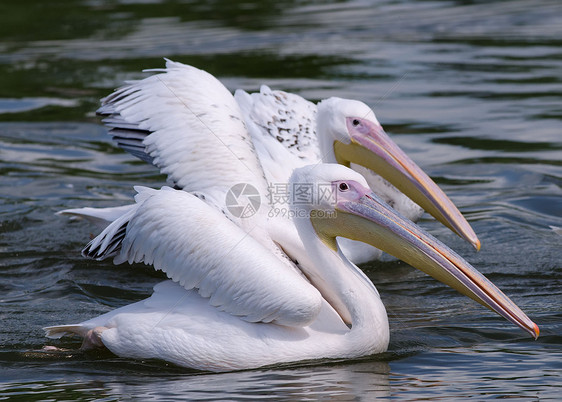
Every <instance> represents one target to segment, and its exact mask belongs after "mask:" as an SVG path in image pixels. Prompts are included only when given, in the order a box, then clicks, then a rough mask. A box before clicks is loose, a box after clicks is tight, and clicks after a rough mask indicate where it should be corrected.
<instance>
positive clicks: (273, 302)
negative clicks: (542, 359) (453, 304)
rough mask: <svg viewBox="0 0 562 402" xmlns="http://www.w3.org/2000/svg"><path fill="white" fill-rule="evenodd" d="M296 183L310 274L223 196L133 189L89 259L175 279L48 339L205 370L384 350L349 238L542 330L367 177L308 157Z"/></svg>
mask: <svg viewBox="0 0 562 402" xmlns="http://www.w3.org/2000/svg"><path fill="white" fill-rule="evenodd" d="M225 173H226V172H225ZM222 180H223V181H224V178H223V179H222ZM252 183H253V184H255V185H257V182H256V180H254V181H253V182H252ZM289 184H290V186H289V188H290V192H291V193H293V192H297V191H298V187H297V186H298V185H302V184H310V185H311V186H310V188H311V189H312V197H311V198H310V202H309V203H299V202H298V197H297V196H296V194H292V196H291V197H290V200H291V211H292V212H293V214H292V216H293V221H294V225H295V227H296V229H297V231H298V235H299V237H300V239H301V240H302V243H303V245H304V248H305V249H306V250H307V253H308V254H309V256H310V258H311V259H312V260H313V261H314V262H315V264H316V266H317V271H316V272H307V271H306V270H301V268H299V266H297V265H296V264H295V263H294V261H293V260H292V257H291V256H290V255H288V254H286V253H283V252H282V251H281V249H280V248H279V247H277V246H276V244H275V242H272V241H271V239H270V238H268V237H266V238H265V239H263V238H262V239H261V241H258V239H259V236H257V237H254V236H253V235H251V231H250V232H249V231H248V229H247V228H242V227H241V226H240V225H239V224H237V223H235V222H233V221H232V220H231V219H229V216H228V212H226V211H221V209H220V208H218V207H217V205H216V204H215V203H214V202H213V198H214V197H216V195H217V194H216V193H215V194H211V193H209V194H207V193H205V192H201V191H200V192H198V193H197V194H192V193H189V192H186V191H180V190H175V189H172V188H169V187H168V188H166V187H165V188H162V189H161V190H153V189H149V188H145V187H136V189H137V196H136V197H135V201H136V203H135V204H134V207H133V208H129V209H126V210H123V211H122V215H121V216H120V217H118V218H117V219H116V220H115V221H114V222H112V223H111V224H110V225H109V226H108V227H107V228H106V229H105V230H104V231H103V232H102V233H101V234H100V235H99V236H98V237H96V238H95V239H93V240H92V241H91V242H90V243H89V244H88V246H87V247H86V248H85V250H84V254H85V255H87V256H90V257H92V258H96V259H104V258H107V257H111V256H113V257H114V262H115V263H116V264H119V263H122V262H125V261H128V262H129V263H132V262H144V263H146V264H152V265H154V268H155V269H159V270H162V271H164V272H166V274H167V275H168V277H169V278H170V279H171V280H167V281H165V282H162V283H160V284H158V285H156V286H155V288H154V293H153V294H152V296H151V297H149V298H148V299H146V300H143V301H140V302H137V303H134V304H131V305H129V306H125V307H122V308H118V309H116V310H114V311H111V312H109V313H106V314H104V315H102V316H99V317H96V318H93V319H91V320H88V321H85V322H82V323H80V324H76V325H60V326H53V327H47V328H45V330H46V335H47V336H48V337H50V338H60V337H61V336H63V335H65V334H69V333H74V334H78V335H80V336H82V337H84V339H85V341H84V346H85V347H87V346H89V347H93V346H104V347H107V348H108V349H109V350H110V351H112V352H113V353H115V354H117V355H118V356H121V357H127V358H133V359H161V360H165V361H167V362H171V363H174V364H176V365H179V366H183V367H189V368H194V369H200V370H210V371H229V370H241V369H250V368H256V367H261V366H266V365H271V364H276V363H287V362H297V361H301V360H310V359H324V358H355V357H360V356H366V355H371V354H375V353H380V352H383V351H385V350H386V348H387V346H388V342H389V327H388V319H387V316H386V312H385V308H384V306H383V304H382V302H381V299H380V297H379V294H378V292H377V290H376V288H375V286H374V285H373V284H372V282H371V281H370V280H369V279H368V278H367V277H366V275H365V274H363V272H362V271H361V270H360V269H359V268H357V266H356V265H354V264H353V263H352V262H350V261H349V260H348V259H347V258H346V257H345V255H344V254H343V252H342V250H341V248H340V246H339V245H338V243H337V241H336V237H338V236H344V237H347V238H351V239H353V240H359V241H364V242H367V243H369V244H372V245H373V246H376V247H379V248H381V249H383V250H384V251H386V252H388V253H390V254H392V255H394V256H396V257H398V258H401V259H403V260H404V261H406V262H408V263H409V264H411V265H413V266H414V267H416V268H418V269H420V270H422V271H424V272H426V273H428V274H430V275H432V276H434V277H435V278H437V279H439V280H440V281H442V282H443V283H446V284H447V285H449V286H451V287H453V288H455V289H456V290H458V291H459V292H461V293H463V294H465V295H467V296H469V297H471V298H472V299H474V300H476V301H477V302H479V303H481V304H483V305H484V306H486V307H488V308H490V309H492V310H493V311H495V312H497V313H498V314H500V315H502V316H503V317H505V318H506V319H508V320H509V321H511V322H513V323H514V324H516V325H518V326H519V327H521V328H522V329H524V330H525V331H527V332H528V333H529V334H531V335H532V336H533V337H535V338H536V337H537V336H538V334H539V329H538V327H537V325H536V324H534V323H533V322H532V321H531V320H530V319H529V318H528V317H527V316H526V315H525V314H524V313H523V312H522V311H521V310H520V309H519V308H518V307H517V306H516V305H515V304H514V303H513V302H512V301H511V300H510V299H509V298H508V297H507V296H505V295H504V294H503V293H502V292H501V291H500V290H499V289H498V288H496V287H495V286H494V285H493V284H492V283H491V282H490V281H488V280H487V279H486V278H485V277H484V276H482V275H481V274H480V273H479V272H478V271H476V270H475V269H474V268H473V267H472V266H471V265H470V264H468V263H467V262H466V261H465V260H463V259H462V258H461V257H460V256H458V255H457V254H455V253H454V252H453V251H452V250H450V249H449V248H447V246H445V245H444V244H442V243H441V242H439V241H438V240H437V239H435V238H433V237H432V236H431V235H429V234H428V233H426V232H424V231H423V230H421V229H420V228H419V227H417V225H415V224H414V223H412V222H411V221H409V220H408V219H406V218H405V217H403V216H401V215H400V214H399V213H397V212H395V211H394V210H393V209H392V208H390V207H389V206H387V204H386V203H385V202H384V201H382V200H381V199H380V198H379V197H378V196H377V195H376V194H374V193H373V192H372V191H371V190H370V189H369V187H368V184H367V182H366V180H365V179H364V178H363V176H361V175H360V174H359V173H357V172H354V171H353V170H351V169H348V168H346V167H344V166H341V165H337V164H320V165H313V166H306V167H302V168H297V169H295V171H294V172H293V174H292V176H291V177H290V180H289ZM321 188H322V189H326V188H328V189H329V190H330V192H329V194H328V196H326V194H325V193H321V192H320V189H321ZM261 219H262V218H260V217H259V216H257V215H255V216H254V217H252V219H250V221H252V225H254V224H257V223H258V222H259V221H260V220H261ZM260 236H261V235H260ZM319 282H323V283H324V286H323V291H322V290H319V289H318V288H317V283H319ZM326 289H330V292H333V293H335V294H337V296H336V297H332V298H331V299H339V300H340V301H341V302H342V303H343V304H344V305H345V307H346V310H347V311H348V312H349V314H350V322H349V325H346V323H345V322H344V320H342V318H341V315H340V314H339V312H338V307H337V306H333V305H332V304H331V303H330V301H329V300H330V298H326V297H323V293H324V292H326Z"/></svg>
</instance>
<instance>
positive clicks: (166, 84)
mask: <svg viewBox="0 0 562 402" xmlns="http://www.w3.org/2000/svg"><path fill="white" fill-rule="evenodd" d="M152 71H155V72H158V74H155V75H152V76H150V77H147V78H145V79H143V80H140V81H131V82H128V83H127V85H125V86H123V87H122V88H120V89H118V90H116V91H115V92H114V93H113V94H111V95H109V96H107V97H106V98H104V99H103V100H102V106H101V107H100V109H99V110H98V114H100V115H102V116H105V119H104V123H105V124H106V125H107V126H109V127H110V134H111V135H112V136H113V138H114V140H115V141H116V142H117V143H118V144H119V146H121V147H122V148H123V149H125V150H127V151H128V152H130V153H132V154H133V155H135V156H137V157H139V158H141V159H143V160H145V161H147V162H150V163H152V164H154V165H155V166H157V167H158V168H159V169H160V170H161V171H162V172H163V173H165V174H166V175H168V178H169V179H170V180H171V181H172V182H173V183H174V184H175V185H177V186H178V187H180V188H182V189H185V190H187V191H193V190H197V191H205V192H206V193H207V194H209V192H212V189H214V188H219V189H220V190H219V191H220V193H221V194H224V193H225V192H226V191H227V190H228V188H230V187H231V186H232V185H234V184H237V183H240V182H243V183H251V184H253V185H255V186H256V187H258V188H261V189H263V188H264V186H265V182H264V181H263V172H262V168H261V165H260V162H259V160H258V158H257V156H256V153H255V150H254V147H253V145H252V141H251V139H250V136H249V134H248V132H247V130H246V126H245V124H244V121H243V118H242V115H241V112H240V108H239V107H238V104H237V103H236V101H235V100H234V98H233V96H232V94H231V93H230V92H229V91H228V90H227V89H226V88H225V87H224V86H223V85H222V84H221V83H220V82H219V81H218V80H217V79H216V78H215V77H213V76H212V75H211V74H209V73H207V72H205V71H203V70H199V69H197V68H195V67H191V66H187V65H184V64H181V63H175V62H172V61H170V60H167V61H166V68H165V69H160V70H152ZM209 156H212V158H210V157H209Z"/></svg>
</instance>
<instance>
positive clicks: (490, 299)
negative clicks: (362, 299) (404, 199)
mask: <svg viewBox="0 0 562 402" xmlns="http://www.w3.org/2000/svg"><path fill="white" fill-rule="evenodd" d="M334 219H336V221H337V222H333V221H332V222H331V223H328V222H321V221H322V219H317V220H315V221H314V222H313V224H315V226H316V225H323V227H322V228H321V230H320V231H321V232H323V233H326V234H327V236H328V237H331V236H332V235H333V236H344V237H348V238H350V239H353V240H359V241H363V242H365V243H369V244H372V245H373V246H375V247H377V248H380V249H382V250H384V251H385V252H387V253H389V254H392V255H394V256H395V257H397V258H399V259H401V260H403V261H405V262H407V263H408V264H410V265H412V266H413V267H415V268H417V269H419V270H421V271H423V272H425V273H426V274H428V275H431V276H432V277H434V278H435V279H437V280H439V281H441V282H443V283H445V284H446V285H448V286H451V287H452V288H454V289H456V290H458V291H459V292H460V293H462V294H464V295H466V296H468V297H470V298H471V299H474V300H476V301H477V302H478V303H480V304H482V305H484V306H486V307H488V308H489V309H491V310H493V311H495V312H496V313H498V314H499V315H501V316H502V317H504V318H506V319H507V320H509V321H511V322H512V323H514V324H515V325H517V326H519V327H521V328H522V329H523V330H525V331H526V332H528V333H529V334H530V335H531V336H533V337H534V338H535V339H536V338H537V337H538V336H539V327H538V326H537V325H536V324H535V323H534V322H532V321H531V320H530V319H529V317H527V316H526V315H525V313H524V312H523V311H521V309H519V307H517V306H516V305H515V303H513V302H512V301H511V300H510V299H509V298H508V297H507V296H506V295H505V294H503V292H502V291H501V290H499V289H498V288H497V287H496V286H495V285H494V284H493V283H492V282H490V281H489V280H488V279H486V277H484V276H483V275H482V274H481V273H480V272H478V271H477V270H476V269H475V268H474V267H472V266H471V265H470V264H469V263H468V262H466V261H465V260H464V259H463V258H462V257H460V256H459V255H457V254H456V253H455V252H454V251H452V250H451V249H450V248H448V247H447V246H446V245H444V244H443V243H441V242H440V241H439V240H437V239H435V238H434V237H433V236H431V235H430V234H428V233H427V232H425V231H423V230H422V229H420V228H419V227H418V226H417V225H416V224H414V223H412V222H411V221H410V220H408V219H406V218H404V217H403V216H401V215H400V214H398V213H397V212H396V211H394V210H393V209H392V208H390V207H389V206H388V205H387V204H386V203H385V202H384V201H382V200H381V199H380V198H379V197H378V196H376V195H375V194H374V193H371V192H369V193H367V194H365V195H363V196H361V197H360V198H359V199H358V200H356V201H349V200H343V201H339V202H338V203H337V204H336V217H335V218H334ZM323 220H324V221H329V220H330V219H323ZM334 223H335V225H334ZM330 227H331V228H332V229H329V228H330ZM317 231H319V230H318V229H317ZM328 232H331V233H328Z"/></svg>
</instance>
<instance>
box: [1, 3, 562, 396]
mask: <svg viewBox="0 0 562 402" xmlns="http://www.w3.org/2000/svg"><path fill="white" fill-rule="evenodd" d="M561 37H562V4H560V2H559V1H557V0H538V1H535V2H527V1H523V0H521V1H518V0H510V1H504V2H494V3H482V2H477V1H474V2H472V1H452V2H451V1H447V2H444V1H431V2H413V1H405V2H396V1H393V0H386V1H380V2H376V3H375V4H366V3H364V2H355V1H343V2H328V3H326V2H323V3H318V2H290V1H281V2H279V1H260V2H257V1H255V2H252V1H250V2H248V1H243V2H232V1H212V2H198V1H192V2H179V1H150V2H146V1H140V0H139V1H134V0H133V1H111V2H109V1H85V0H75V1H67V2H58V3H57V2H47V3H46V2H44V1H39V0H36V1H31V2H25V4H24V2H20V3H16V2H8V3H6V2H3V3H2V4H1V5H0V38H1V39H2V40H1V41H0V50H1V51H0V174H1V180H0V272H1V273H2V279H3V280H2V281H0V317H1V318H2V326H1V327H0V345H1V346H0V365H1V366H2V370H0V394H1V395H2V396H4V395H12V396H18V395H25V396H27V397H28V399H29V398H32V399H48V398H56V399H71V398H72V399H95V398H100V399H101V398H106V399H109V400H111V399H123V398H125V397H131V398H135V397H138V398H152V399H182V398H189V399H234V398H242V397H248V398H254V399H263V398H265V397H268V396H277V397H286V398H295V399H297V398H298V399H304V398H311V399H317V398H332V397H333V398H340V397H341V398H345V399H351V398H361V397H365V395H368V396H369V397H371V396H381V397H385V396H390V397H397V398H403V399H416V398H427V399H437V398H441V397H449V398H451V397H453V398H455V399H459V398H461V399H464V398H469V397H473V398H477V399H480V398H490V397H494V398H508V397H510V398H511V397H525V398H548V397H550V398H556V397H557V396H558V392H559V389H558V390H557V389H556V386H559V384H560V382H561V380H562V379H561V374H560V373H561V372H562V371H561V369H562V367H561V365H562V363H561V362H562V356H561V354H560V345H561V344H562V339H561V338H560V333H561V332H562V326H561V324H560V323H561V322H562V313H561V310H560V300H561V289H562V286H561V285H562V283H561V281H560V278H561V275H560V273H561V265H560V261H562V247H560V245H561V242H562V237H561V236H560V235H559V234H557V233H556V232H555V231H553V230H552V229H551V228H550V226H551V225H553V226H558V227H562V201H561V200H562V190H561V188H562V171H561V164H562V162H561V161H562V136H561V130H560V127H561V125H560V120H561V119H562V109H561V108H560V104H561V97H560V94H561V93H562V76H561V75H560V71H561V70H562V69H561V67H562V51H561V50H560V49H561V48H560V44H561V42H560V38H561ZM162 57H169V58H172V59H174V60H178V61H182V62H185V63H189V64H194V65H196V66H198V67H201V68H204V69H206V70H208V71H209V72H211V73H213V74H215V75H217V76H218V77H220V78H221V80H223V82H225V83H226V84H227V86H228V87H229V88H231V89H235V88H244V89H246V90H249V91H255V90H257V89H258V88H259V85H260V84H262V83H267V84H268V85H270V86H271V87H274V88H279V89H285V90H290V91H294V92H297V93H299V94H302V95H303V96H305V97H307V98H309V99H313V100H318V99H322V98H325V97H328V96H340V97H349V98H357V99H361V100H363V101H365V102H366V103H368V104H369V105H370V106H372V107H373V108H374V109H375V112H376V113H377V116H378V118H379V120H380V121H381V122H382V123H383V125H384V126H385V129H386V130H387V132H389V133H391V134H392V135H393V136H394V137H393V138H394V139H395V140H396V142H398V144H399V145H400V146H401V147H403V148H404V149H405V150H406V151H407V152H408V153H409V154H410V155H411V157H412V158H413V159H414V160H415V161H416V162H417V163H418V164H419V165H420V166H422V167H423V168H424V169H425V170H426V171H427V172H428V173H429V174H430V175H431V176H432V177H433V178H434V179H435V180H436V181H437V182H438V183H439V184H440V185H441V186H442V187H443V188H444V189H445V191H446V192H447V193H448V194H450V195H451V198H452V199H453V200H454V201H455V203H456V204H457V205H458V206H459V207H460V209H461V211H462V212H463V213H464V214H465V215H466V216H467V217H468V219H469V221H470V222H471V224H472V225H473V227H474V228H475V231H476V232H477V234H478V235H479V237H480V239H481V241H482V250H481V252H479V253H474V252H473V251H472V250H471V248H470V246H469V245H467V244H465V243H464V242H463V241H462V240H461V239H459V238H458V237H456V236H455V235H453V234H452V233H450V232H449V231H448V230H447V229H445V228H444V227H442V226H441V225H439V224H437V223H435V221H434V220H433V219H431V218H429V217H424V219H423V220H422V222H421V225H422V226H424V228H425V229H427V230H430V231H431V232H432V233H433V234H435V235H436V236H438V237H439V238H441V239H442V240H443V241H445V242H446V243H448V244H449V245H450V246H452V247H453V248H454V249H456V250H458V251H459V253H461V254H462V255H464V256H465V257H466V258H467V259H468V260H469V261H470V262H471V263H473V264H474V265H475V266H476V267H477V268H478V269H479V270H480V271H482V272H483V273H485V274H486V275H487V276H488V277H489V278H490V279H491V280H492V281H493V282H494V283H496V284H497V285H498V286H499V287H500V288H502V289H503V290H504V291H505V292H506V293H507V294H508V295H510V296H512V298H513V299H514V301H515V302H516V303H517V304H519V305H520V306H521V307H522V308H523V310H525V311H526V312H527V313H528V314H529V316H531V317H532V318H533V319H534V320H535V321H536V322H537V323H538V324H539V326H540V327H541V337H540V338H539V340H538V341H532V340H530V339H528V338H527V337H526V335H525V334H524V333H522V332H520V331H519V330H518V329H517V328H514V327H513V326H512V325H510V324H509V323H507V322H504V321H503V320H502V319H501V318H499V317H496V316H495V315H493V314H492V313H490V312H488V311H486V310H484V309H483V308H482V307H481V306H479V305H476V304H475V303H472V302H470V301H469V300H467V299H465V298H464V297H462V296H460V295H457V294H456V293H455V292H454V291H452V290H451V289H448V288H446V287H445V286H444V285H441V284H439V283H436V282H435V281H434V280H433V279H431V278H429V277H426V276H424V275H423V274H421V273H420V272H418V271H414V270H412V269H410V268H409V267H408V266H407V265H406V264H403V263H400V262H396V261H391V262H378V263H372V264H368V265H366V266H364V267H363V268H364V270H365V272H366V273H367V275H369V277H371V278H372V279H373V282H374V283H375V284H376V285H377V287H378V289H379V291H380V293H381V296H382V298H383V301H384V302H385V305H386V307H387V311H388V313H389V318H390V323H391V337H392V339H391V345H390V350H389V352H388V353H386V354H384V355H382V356H375V357H368V358H365V359H361V360H358V361H346V362H316V363H313V364H300V365H293V366H283V367H275V368H271V369H262V370H253V371H248V372H241V373H226V374H218V375H216V374H207V373H197V372H192V371H188V370H184V369H178V368H176V367H171V366H168V365H165V364H163V363H161V362H134V361H129V360H126V359H120V358H116V357H115V356H112V355H110V354H101V355H97V354H82V353H77V352H75V351H72V350H74V349H76V348H77V347H78V346H79V344H80V342H79V341H78V340H76V339H68V340H64V341H62V342H61V343H57V346H60V347H62V348H68V349H69V350H71V351H69V352H65V353H63V354H61V355H52V354H46V353H43V352H38V351H40V349H41V348H42V347H43V346H44V345H45V344H49V341H47V340H46V339H45V338H43V333H42V331H41V330H40V328H41V327H43V326H46V325H52V324H54V323H58V322H72V321H80V320H83V319H86V318H90V317H92V316H95V315H98V314H101V313H103V312H106V311H109V310H111V309H114V308H116V307H119V306H122V305H126V304H129V303H131V302H133V301H136V300H139V299H141V298H144V297H146V296H148V295H149V294H150V293H151V288H152V286H153V285H154V284H155V283H156V282H158V281H159V280H160V279H161V278H162V275H161V274H160V273H156V272H153V271H152V270H151V269H150V268H148V267H143V266H135V267H128V266H121V267H114V266H113V265H112V264H111V262H102V263H97V262H95V263H94V262H91V261H85V260H83V259H82V258H81V257H80V255H79V250H80V248H81V247H82V246H83V245H84V244H85V243H86V242H87V240H88V239H89V237H90V235H92V234H95V233H96V229H95V228H92V227H88V226H87V225H84V224H83V223H81V222H69V221H67V220H66V219H61V218H60V217H57V216H55V215H54V213H55V212H56V211H58V210H60V209H64V208H72V207H81V206H96V207H102V206H113V205H121V204H125V203H128V202H130V200H131V197H132V195H133V189H132V185H134V184H144V185H150V186H154V187H157V186H160V185H161V184H162V183H163V182H164V178H163V176H161V175H159V174H158V172H156V171H155V170H154V169H152V168H151V167H150V166H148V165H145V164H143V163H141V162H139V161H136V160H134V159H133V158H131V157H130V156H129V155H126V154H124V153H123V152H121V151H120V150H118V149H117V148H116V147H114V146H113V145H112V144H111V143H110V140H109V139H108V138H107V135H106V134H105V129H104V128H103V127H102V126H101V125H100V124H99V121H98V119H97V118H95V116H94V113H93V112H94V111H95V109H96V108H97V105H98V100H99V98H101V97H103V96H105V95H107V94H108V93H110V92H111V91H112V90H113V88H115V87H117V86H119V85H120V84H121V83H122V82H123V81H124V80H127V79H135V78H140V77H143V76H144V74H143V73H142V72H141V70H142V69H145V68H153V67H162V66H163V60H162Z"/></svg>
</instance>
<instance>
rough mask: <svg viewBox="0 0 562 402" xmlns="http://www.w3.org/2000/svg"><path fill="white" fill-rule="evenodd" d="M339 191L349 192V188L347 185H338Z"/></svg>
mask: <svg viewBox="0 0 562 402" xmlns="http://www.w3.org/2000/svg"><path fill="white" fill-rule="evenodd" d="M339 187H340V191H347V190H349V186H348V185H347V183H340V186H339Z"/></svg>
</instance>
